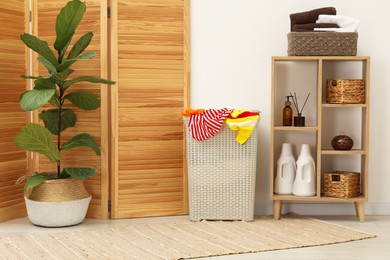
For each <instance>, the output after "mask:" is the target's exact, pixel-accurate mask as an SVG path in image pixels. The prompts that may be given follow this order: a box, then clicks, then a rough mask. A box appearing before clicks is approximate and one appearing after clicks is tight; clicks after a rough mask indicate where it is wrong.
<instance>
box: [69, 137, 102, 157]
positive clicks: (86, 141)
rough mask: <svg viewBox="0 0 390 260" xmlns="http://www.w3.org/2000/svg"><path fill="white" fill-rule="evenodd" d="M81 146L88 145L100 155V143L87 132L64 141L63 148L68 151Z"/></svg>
mask: <svg viewBox="0 0 390 260" xmlns="http://www.w3.org/2000/svg"><path fill="white" fill-rule="evenodd" d="M80 146H87V147H89V148H91V149H92V150H93V151H94V152H95V153H96V155H100V148H99V146H98V144H97V143H96V141H95V140H94V139H93V138H92V136H91V135H89V134H87V133H82V134H78V135H76V136H75V137H73V138H72V139H70V140H69V141H67V142H66V143H64V144H63V145H62V147H61V149H62V150H64V151H66V150H70V149H72V148H75V147H80Z"/></svg>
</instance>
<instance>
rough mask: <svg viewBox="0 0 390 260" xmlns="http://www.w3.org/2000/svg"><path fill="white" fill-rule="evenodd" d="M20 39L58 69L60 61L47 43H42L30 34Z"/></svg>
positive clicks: (23, 35)
mask: <svg viewBox="0 0 390 260" xmlns="http://www.w3.org/2000/svg"><path fill="white" fill-rule="evenodd" d="M20 39H21V40H22V41H23V42H24V44H26V46H27V47H29V48H30V49H32V50H33V51H35V52H37V53H38V54H40V55H41V56H42V57H44V58H45V59H46V60H47V61H48V62H50V63H51V64H52V65H53V66H54V67H56V68H57V67H58V61H57V59H56V57H55V56H54V54H53V52H52V51H51V49H50V48H49V45H48V44H47V42H46V41H42V40H40V39H39V38H38V37H36V36H34V35H31V34H28V33H24V34H22V35H20Z"/></svg>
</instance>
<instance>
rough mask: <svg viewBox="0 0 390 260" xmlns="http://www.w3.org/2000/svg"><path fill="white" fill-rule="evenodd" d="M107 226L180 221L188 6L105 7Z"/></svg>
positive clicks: (118, 3)
mask: <svg viewBox="0 0 390 260" xmlns="http://www.w3.org/2000/svg"><path fill="white" fill-rule="evenodd" d="M110 28H111V60H112V69H111V71H112V73H111V76H112V79H113V80H115V81H116V82H117V85H116V87H114V88H112V89H111V90H112V96H111V102H112V104H111V107H112V133H111V134H112V160H111V161H112V165H111V169H112V171H111V172H112V192H111V195H112V196H111V198H112V212H111V215H112V217H113V218H128V217H140V216H157V215H158V216H161V215H177V214H185V213H187V188H186V187H187V185H186V176H185V173H184V172H185V171H184V170H183V167H184V161H183V158H184V157H183V152H184V139H183V122H182V117H181V112H182V111H183V109H184V108H185V107H187V102H188V92H189V0H159V1H157V0H132V1H126V0H112V1H111V26H110Z"/></svg>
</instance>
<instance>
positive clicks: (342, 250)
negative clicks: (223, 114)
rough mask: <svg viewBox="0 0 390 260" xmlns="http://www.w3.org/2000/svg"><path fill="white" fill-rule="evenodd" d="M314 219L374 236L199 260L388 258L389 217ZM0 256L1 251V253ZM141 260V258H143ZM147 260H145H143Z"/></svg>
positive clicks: (22, 227) (20, 226) (100, 223)
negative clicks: (316, 245) (343, 241)
mask: <svg viewBox="0 0 390 260" xmlns="http://www.w3.org/2000/svg"><path fill="white" fill-rule="evenodd" d="M187 218H188V217H187V216H176V217H153V218H138V219H121V220H96V219H86V220H85V221H84V222H83V223H82V224H80V225H77V226H73V227H65V228H42V227H37V226H34V225H32V224H31V223H30V222H29V221H28V219H27V218H20V219H16V220H12V221H7V222H3V223H0V236H7V235H18V234H27V233H50V232H63V231H68V230H87V229H97V228H108V227H118V226H119V227H120V226H127V225H131V223H135V222H138V223H152V222H157V223H161V222H162V223H164V222H173V221H175V222H177V221H180V220H185V219H187ZM314 218H317V219H321V220H324V221H328V222H331V223H334V224H338V225H342V226H346V227H350V228H353V229H356V230H359V231H363V232H367V233H372V234H376V235H377V237H376V238H373V239H365V240H360V241H353V242H348V243H342V244H335V245H327V246H318V247H307V248H297V249H288V250H278V251H271V252H261V253H253V254H241V255H229V256H220V257H209V258H202V259H214V260H233V259H238V260H255V259H256V260H257V259H272V260H274V259H275V260H277V259H289V260H292V259H299V260H301V259H311V260H314V259H332V260H333V259H340V260H349V259H351V260H352V259H353V260H360V259H361V260H363V259H369V260H371V259H373V260H376V259H378V260H381V259H383V260H384V259H386V260H388V259H390V216H366V221H365V222H364V223H360V222H359V221H357V219H356V217H355V216H314ZM0 255H1V252H0ZM143 260H144V259H143ZM145 260H147V259H145Z"/></svg>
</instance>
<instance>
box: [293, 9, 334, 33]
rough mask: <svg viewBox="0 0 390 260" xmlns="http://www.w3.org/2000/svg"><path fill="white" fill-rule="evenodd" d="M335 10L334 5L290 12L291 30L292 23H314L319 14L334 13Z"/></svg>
mask: <svg viewBox="0 0 390 260" xmlns="http://www.w3.org/2000/svg"><path fill="white" fill-rule="evenodd" d="M336 13H337V11H336V8H334V7H322V8H318V9H313V10H310V11H306V12H302V13H295V14H290V20H291V31H293V30H292V29H293V26H294V24H305V23H315V22H316V21H317V19H318V16H319V15H320V14H329V15H336Z"/></svg>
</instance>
